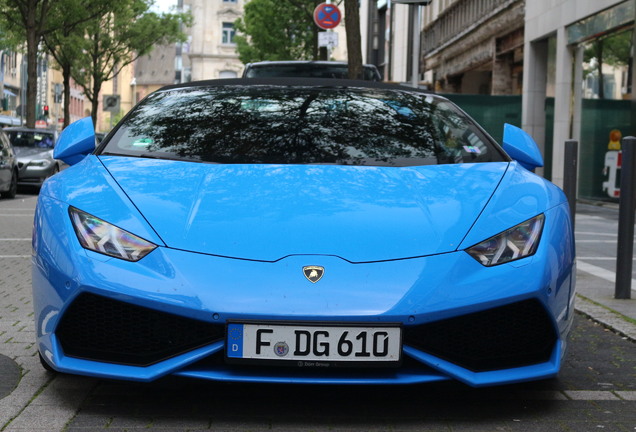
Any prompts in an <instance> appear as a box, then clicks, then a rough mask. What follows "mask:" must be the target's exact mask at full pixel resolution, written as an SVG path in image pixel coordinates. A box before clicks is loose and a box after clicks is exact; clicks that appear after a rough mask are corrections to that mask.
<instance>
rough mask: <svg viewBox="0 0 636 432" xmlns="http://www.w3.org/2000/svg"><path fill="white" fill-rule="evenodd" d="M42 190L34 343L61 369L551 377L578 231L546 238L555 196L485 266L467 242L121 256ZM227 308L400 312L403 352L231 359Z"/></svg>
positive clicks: (393, 318) (281, 314) (301, 377)
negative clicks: (512, 256) (503, 253)
mask: <svg viewBox="0 0 636 432" xmlns="http://www.w3.org/2000/svg"><path fill="white" fill-rule="evenodd" d="M41 200H47V198H46V197H41ZM49 204H50V205H51V206H52V207H53V208H54V209H55V208H59V215H56V212H57V210H54V211H48V212H46V214H45V213H43V212H41V211H40V210H39V209H40V206H38V212H37V213H36V236H35V240H34V249H35V255H34V262H33V286H34V305H35V311H36V326H37V335H38V348H39V350H40V352H41V353H42V354H43V357H44V358H45V359H46V360H47V361H48V362H49V363H50V364H51V366H53V367H54V368H55V369H57V370H59V371H62V372H68V373H76V374H84V375H89V376H97V377H105V378H119V379H129V380H138V381H151V380H154V379H157V378H159V377H162V376H165V375H178V376H187V377H196V378H203V379H214V380H226V381H253V382H296V383H358V384H405V383H418V382H432V381H439V380H447V379H456V380H460V381H462V382H465V383H467V384H469V385H473V386H482V385H493V384H504V383H512V382H520V381H526V380H532V379H540V378H548V377H552V376H555V375H556V374H557V372H558V370H559V367H560V363H561V358H562V355H563V352H564V349H565V336H566V334H567V330H568V329H569V326H570V325H571V320H572V313H571V312H572V310H571V299H572V296H573V289H574V281H573V279H572V271H573V259H574V256H573V245H571V248H568V247H566V246H564V245H563V242H562V241H554V242H553V241H551V238H552V237H553V236H555V235H556V233H558V236H559V237H558V238H560V236H562V235H563V229H564V227H567V226H569V223H568V222H567V212H565V211H563V210H562V209H559V208H556V209H553V210H552V211H550V212H548V213H546V226H545V227H544V234H543V236H544V237H543V238H542V242H541V244H540V247H539V250H538V251H537V254H536V255H535V256H533V257H530V258H527V259H524V260H520V261H518V262H515V263H511V264H505V265H501V266H496V267H491V268H485V267H482V266H481V265H480V264H478V263H477V262H476V261H475V260H474V259H472V258H471V257H469V256H468V255H467V254H466V253H464V252H461V251H460V252H454V253H449V254H442V255H436V256H428V257H420V258H413V259H408V260H400V261H389V262H378V263H363V264H353V263H349V262H347V261H345V260H342V259H341V258H338V257H333V256H316V255H304V256H290V257H286V258H284V259H282V260H279V261H277V262H255V261H247V260H236V259H229V258H223V257H216V256H209V255H202V254H193V253H189V252H184V251H178V250H172V249H168V248H158V249H157V250H155V251H153V252H152V253H151V254H150V255H148V256H147V257H145V258H144V259H142V260H141V261H139V262H137V263H129V262H125V261H121V260H117V259H112V258H108V257H105V256H102V255H98V254H95V253H92V252H87V251H85V250H84V249H82V248H81V247H80V246H79V244H77V241H76V239H75V237H74V234H73V233H72V228H71V227H70V226H66V225H67V223H66V221H67V219H68V218H67V217H63V216H64V214H65V211H66V208H65V206H64V205H63V204H62V203H54V202H51V203H49ZM49 210H51V208H49ZM564 218H565V219H564ZM69 229H70V230H71V231H69ZM44 233H48V236H47V235H45V234H44ZM51 233H60V234H59V235H51ZM63 233H65V235H64V234H63ZM554 238H557V237H554ZM566 249H567V250H566ZM569 249H572V250H569ZM555 257H558V259H555ZM306 265H321V266H323V267H325V269H326V270H325V275H324V276H323V279H322V280H321V281H320V282H318V283H317V284H312V283H309V282H308V281H307V280H306V279H305V277H304V276H303V274H302V271H301V269H302V267H303V266H306ZM228 320H260V321H270V320H278V321H280V320H293V321H307V322H316V321H333V322H358V323H369V322H373V323H383V322H384V323H395V322H398V323H401V324H402V326H403V329H404V333H403V354H404V355H403V357H404V359H403V360H404V361H403V364H402V366H401V367H399V368H395V369H380V368H373V369H345V368H333V369H330V370H326V369H320V368H286V367H285V368H282V367H253V366H237V365H228V364H225V362H224V360H223V359H224V347H225V343H224V331H225V323H226V322H227V321H228Z"/></svg>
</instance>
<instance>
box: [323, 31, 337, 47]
mask: <svg viewBox="0 0 636 432" xmlns="http://www.w3.org/2000/svg"><path fill="white" fill-rule="evenodd" d="M337 46H338V33H335V32H319V33H318V47H327V48H335V47H337Z"/></svg>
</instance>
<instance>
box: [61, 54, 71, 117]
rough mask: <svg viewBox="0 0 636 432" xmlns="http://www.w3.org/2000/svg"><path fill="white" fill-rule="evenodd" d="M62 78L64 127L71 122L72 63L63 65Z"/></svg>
mask: <svg viewBox="0 0 636 432" xmlns="http://www.w3.org/2000/svg"><path fill="white" fill-rule="evenodd" d="M62 80H63V87H64V124H63V125H62V129H63V128H65V127H66V126H68V125H69V124H70V123H71V65H70V64H67V65H64V66H63V67H62Z"/></svg>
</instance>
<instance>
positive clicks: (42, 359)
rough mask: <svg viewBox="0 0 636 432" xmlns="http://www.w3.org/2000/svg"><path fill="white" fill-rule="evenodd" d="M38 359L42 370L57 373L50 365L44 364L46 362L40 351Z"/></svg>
mask: <svg viewBox="0 0 636 432" xmlns="http://www.w3.org/2000/svg"><path fill="white" fill-rule="evenodd" d="M38 357H39V358H40V364H41V365H42V367H43V368H44V369H46V370H47V371H49V372H53V373H57V371H56V370H55V369H53V368H52V367H51V365H50V364H48V363H47V362H46V360H44V357H42V354H40V351H38Z"/></svg>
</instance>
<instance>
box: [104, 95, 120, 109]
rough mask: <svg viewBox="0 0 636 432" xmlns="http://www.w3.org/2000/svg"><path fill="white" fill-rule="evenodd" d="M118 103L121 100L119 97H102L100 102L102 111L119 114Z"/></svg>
mask: <svg viewBox="0 0 636 432" xmlns="http://www.w3.org/2000/svg"><path fill="white" fill-rule="evenodd" d="M120 101H121V98H120V96H119V95H104V100H103V101H102V106H103V107H102V109H103V110H104V111H110V112H114V113H117V112H119V104H120Z"/></svg>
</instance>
